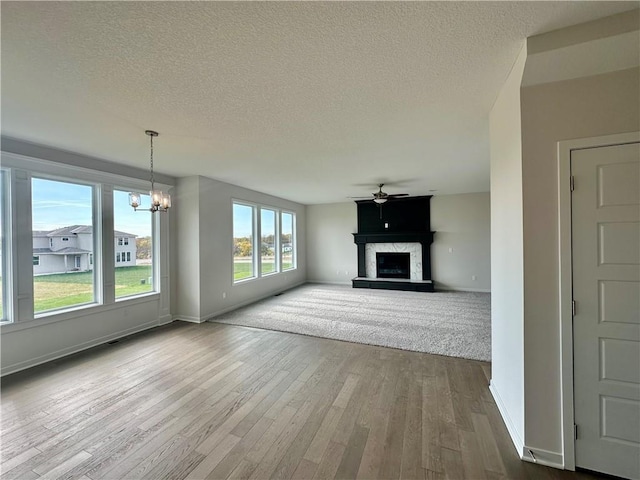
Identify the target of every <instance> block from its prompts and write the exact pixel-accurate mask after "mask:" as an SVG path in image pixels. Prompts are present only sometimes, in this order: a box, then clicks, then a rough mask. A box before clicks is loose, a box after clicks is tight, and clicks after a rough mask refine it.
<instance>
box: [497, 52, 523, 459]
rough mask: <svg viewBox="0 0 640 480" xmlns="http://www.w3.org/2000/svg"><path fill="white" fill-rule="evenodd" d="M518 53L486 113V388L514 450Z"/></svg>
mask: <svg viewBox="0 0 640 480" xmlns="http://www.w3.org/2000/svg"><path fill="white" fill-rule="evenodd" d="M526 57H527V50H526V47H523V49H522V50H521V51H520V54H519V55H518V58H517V59H516V62H515V64H514V65H513V67H512V69H511V73H510V74H509V76H508V78H507V79H506V82H505V84H504V86H503V87H502V90H501V91H500V93H499V95H498V98H497V99H496V102H495V104H494V106H493V108H492V110H491V114H490V115H489V128H490V137H491V392H492V393H493V396H494V397H495V399H496V402H497V404H498V408H499V409H500V413H501V414H502V417H503V418H504V420H505V423H506V425H507V428H508V429H509V433H510V435H511V438H512V439H513V441H514V444H515V445H516V448H517V450H518V453H519V454H521V453H522V447H523V445H524V326H523V325H524V299H523V290H524V279H523V278H524V275H523V253H522V252H523V246H522V244H523V226H522V225H523V220H522V147H521V124H520V82H521V80H522V74H523V71H524V67H525V60H526Z"/></svg>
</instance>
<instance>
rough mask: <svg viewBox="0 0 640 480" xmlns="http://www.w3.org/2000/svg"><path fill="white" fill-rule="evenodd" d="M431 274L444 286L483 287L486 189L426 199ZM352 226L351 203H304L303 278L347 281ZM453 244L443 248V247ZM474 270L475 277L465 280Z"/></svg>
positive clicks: (352, 265) (352, 258)
mask: <svg viewBox="0 0 640 480" xmlns="http://www.w3.org/2000/svg"><path fill="white" fill-rule="evenodd" d="M431 229H432V230H436V231H437V232H438V233H436V235H435V240H434V243H433V245H432V246H431V262H432V277H433V278H434V280H435V282H436V287H439V288H442V289H447V290H474V291H489V288H490V262H489V232H490V229H489V194H488V193H479V194H465V195H443V196H439V197H433V198H432V199H431ZM357 230H358V214H357V206H356V204H355V203H354V202H345V203H333V204H325V205H310V206H308V207H307V255H308V264H307V266H308V280H309V281H310V282H319V283H335V284H344V285H351V279H352V278H353V277H355V276H357V274H358V251H357V248H356V245H355V244H354V243H353V235H352V234H353V233H356V232H357ZM449 247H451V248H452V249H453V252H452V253H448V248H449ZM472 275H477V280H476V281H473V280H471V276H472Z"/></svg>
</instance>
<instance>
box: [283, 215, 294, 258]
mask: <svg viewBox="0 0 640 480" xmlns="http://www.w3.org/2000/svg"><path fill="white" fill-rule="evenodd" d="M280 224H281V230H280V242H281V249H282V270H283V271H284V270H291V269H292V268H296V265H295V255H294V252H295V235H294V230H295V215H294V214H293V213H288V212H282V215H281V222H280Z"/></svg>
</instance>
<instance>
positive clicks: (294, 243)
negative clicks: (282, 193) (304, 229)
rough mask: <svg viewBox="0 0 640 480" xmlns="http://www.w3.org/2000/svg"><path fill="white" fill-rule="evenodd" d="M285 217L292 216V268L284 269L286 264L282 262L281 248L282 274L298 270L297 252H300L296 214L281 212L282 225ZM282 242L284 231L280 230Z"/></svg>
mask: <svg viewBox="0 0 640 480" xmlns="http://www.w3.org/2000/svg"><path fill="white" fill-rule="evenodd" d="M283 215H291V267H289V268H284V262H283V261H282V257H283V253H284V252H283V251H282V248H280V264H281V265H283V267H282V272H291V271H292V270H296V269H297V268H298V262H297V257H298V255H297V250H298V242H297V235H296V212H293V211H291V210H284V209H283V210H280V224H281V225H282V223H284V222H283V221H282V216H283ZM280 241H282V229H281V230H280Z"/></svg>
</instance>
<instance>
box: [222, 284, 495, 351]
mask: <svg viewBox="0 0 640 480" xmlns="http://www.w3.org/2000/svg"><path fill="white" fill-rule="evenodd" d="M490 298H491V297H490V294H488V293H469V292H435V293H423V292H402V291H390V290H367V289H360V288H351V287H348V286H334V285H319V284H305V285H303V286H301V287H298V288H295V289H292V290H288V291H286V292H284V293H283V294H281V295H278V296H274V297H270V298H267V299H266V300H262V301H260V302H257V303H254V304H251V305H249V306H247V307H243V308H240V309H238V310H234V311H232V312H228V313H225V314H222V315H220V316H218V317H216V318H214V319H212V320H211V321H213V322H219V323H228V324H233V325H244V326H249V327H257V328H265V329H268V330H280V331H284V332H293V333H302V334H305V335H313V336H316V337H325V338H333V339H337V340H346V341H350V342H357V343H366V344H370V345H382V346H385V347H393V348H400V349H403V350H413V351H417V352H425V353H435V354H438V355H447V356H452V357H462V358H470V359H474V360H485V361H489V360H491V328H490V327H491V315H490V307H491V300H490Z"/></svg>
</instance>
